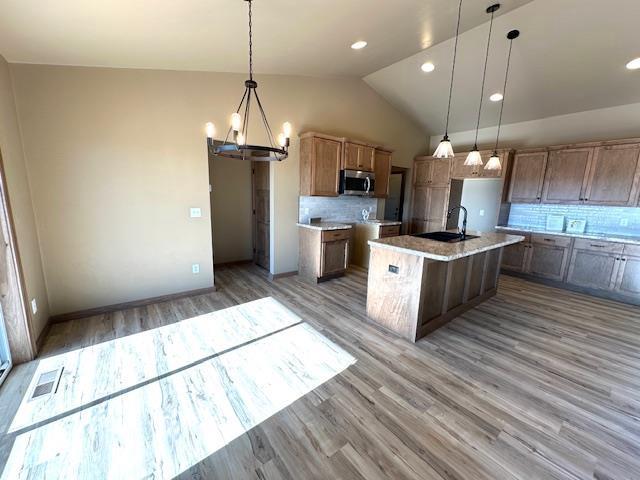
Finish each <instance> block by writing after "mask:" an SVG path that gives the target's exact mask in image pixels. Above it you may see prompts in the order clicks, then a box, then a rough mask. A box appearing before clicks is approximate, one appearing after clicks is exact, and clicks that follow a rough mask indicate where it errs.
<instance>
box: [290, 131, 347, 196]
mask: <svg viewBox="0 0 640 480" xmlns="http://www.w3.org/2000/svg"><path fill="white" fill-rule="evenodd" d="M341 159H342V145H341V143H340V142H338V141H335V140H330V139H327V138H322V137H304V138H302V139H301V140H300V195H311V196H324V197H337V196H338V186H339V183H338V182H339V180H340V163H341Z"/></svg>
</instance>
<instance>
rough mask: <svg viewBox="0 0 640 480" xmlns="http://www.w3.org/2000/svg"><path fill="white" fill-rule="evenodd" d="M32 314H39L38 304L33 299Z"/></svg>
mask: <svg viewBox="0 0 640 480" xmlns="http://www.w3.org/2000/svg"><path fill="white" fill-rule="evenodd" d="M31 313H33V314H34V315H35V314H36V313H38V302H36V299H35V298H32V299H31Z"/></svg>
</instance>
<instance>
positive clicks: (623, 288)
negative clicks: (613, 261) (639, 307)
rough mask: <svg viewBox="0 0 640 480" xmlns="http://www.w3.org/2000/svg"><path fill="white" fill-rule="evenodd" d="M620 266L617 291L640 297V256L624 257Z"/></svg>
mask: <svg viewBox="0 0 640 480" xmlns="http://www.w3.org/2000/svg"><path fill="white" fill-rule="evenodd" d="M621 261H622V263H621V264H620V265H619V266H618V267H619V268H618V278H617V281H616V285H615V290H616V292H618V293H620V294H622V295H634V296H637V297H639V298H640V257H629V256H626V255H625V256H624V257H622V260H621Z"/></svg>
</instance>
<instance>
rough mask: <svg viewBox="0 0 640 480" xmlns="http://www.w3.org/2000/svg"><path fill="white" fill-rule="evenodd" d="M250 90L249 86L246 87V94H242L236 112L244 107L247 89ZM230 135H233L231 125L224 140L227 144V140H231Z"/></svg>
mask: <svg viewBox="0 0 640 480" xmlns="http://www.w3.org/2000/svg"><path fill="white" fill-rule="evenodd" d="M248 90H249V89H248V88H245V89H244V95H242V99H241V100H240V103H239V104H238V108H237V109H236V113H239V112H240V109H241V108H242V104H243V103H244V100H245V98H246V97H247V91H248ZM229 135H231V127H229V130H227V136H226V137H224V142H223V144H226V143H227V140H229Z"/></svg>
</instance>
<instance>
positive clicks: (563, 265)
mask: <svg viewBox="0 0 640 480" xmlns="http://www.w3.org/2000/svg"><path fill="white" fill-rule="evenodd" d="M568 260H569V248H566V247H556V246H552V245H540V244H536V243H532V244H531V246H530V248H529V258H528V260H527V265H526V268H525V271H526V272H527V273H530V274H532V275H536V276H538V277H543V278H549V279H551V280H558V281H562V280H563V279H564V274H565V272H566V271H567V261H568Z"/></svg>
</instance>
